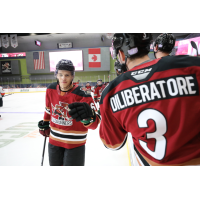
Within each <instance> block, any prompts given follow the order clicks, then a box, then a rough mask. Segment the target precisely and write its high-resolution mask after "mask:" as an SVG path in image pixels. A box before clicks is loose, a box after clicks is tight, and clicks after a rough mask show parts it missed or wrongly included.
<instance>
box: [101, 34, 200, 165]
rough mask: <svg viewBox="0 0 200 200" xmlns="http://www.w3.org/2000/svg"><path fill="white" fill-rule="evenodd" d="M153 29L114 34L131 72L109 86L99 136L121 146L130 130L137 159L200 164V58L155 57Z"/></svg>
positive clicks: (107, 144)
mask: <svg viewBox="0 0 200 200" xmlns="http://www.w3.org/2000/svg"><path fill="white" fill-rule="evenodd" d="M151 41H152V35H151V34H148V33H130V34H129V33H123V34H114V37H113V39H112V42H113V43H112V45H113V49H114V51H115V52H114V53H115V57H116V55H118V57H119V61H120V63H121V64H123V65H124V66H125V67H126V68H127V70H128V71H127V72H125V73H123V74H122V75H120V76H118V77H117V78H116V79H114V80H113V81H111V82H110V84H109V85H108V86H107V87H106V88H105V89H104V91H103V93H102V96H101V101H100V110H101V124H100V129H99V131H100V138H101V140H102V142H103V144H104V145H105V147H107V148H108V149H111V150H119V149H120V148H122V147H123V146H124V144H125V143H126V140H127V133H128V132H130V133H131V135H132V140H133V143H134V152H135V155H136V160H137V164H138V165H142V166H150V165H200V135H199V133H200V126H199V118H200V105H199V97H200V78H199V77H200V58H197V57H191V56H166V57H162V58H159V59H154V60H152V61H151V60H150V59H149V57H148V53H149V51H150V43H151Z"/></svg>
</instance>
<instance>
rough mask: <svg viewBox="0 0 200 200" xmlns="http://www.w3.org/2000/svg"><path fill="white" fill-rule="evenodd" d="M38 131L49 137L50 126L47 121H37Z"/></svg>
mask: <svg viewBox="0 0 200 200" xmlns="http://www.w3.org/2000/svg"><path fill="white" fill-rule="evenodd" d="M38 127H39V132H40V134H41V135H43V136H46V137H49V134H50V127H49V122H48V121H43V120H41V121H39V122H38Z"/></svg>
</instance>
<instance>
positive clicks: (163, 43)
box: [153, 33, 176, 58]
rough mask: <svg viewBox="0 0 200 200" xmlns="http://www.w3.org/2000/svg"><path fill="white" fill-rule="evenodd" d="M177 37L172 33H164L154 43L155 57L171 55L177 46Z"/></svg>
mask: <svg viewBox="0 0 200 200" xmlns="http://www.w3.org/2000/svg"><path fill="white" fill-rule="evenodd" d="M175 42H176V38H175V37H174V35H173V34H171V33H162V34H161V35H159V36H158V37H157V38H156V40H155V42H154V43H153V50H154V56H155V58H161V57H165V56H169V54H170V53H171V52H172V50H173V48H174V46H175Z"/></svg>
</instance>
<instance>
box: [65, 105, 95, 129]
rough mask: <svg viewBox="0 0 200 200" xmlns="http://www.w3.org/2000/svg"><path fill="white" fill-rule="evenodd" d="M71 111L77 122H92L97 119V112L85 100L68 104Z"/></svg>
mask: <svg viewBox="0 0 200 200" xmlns="http://www.w3.org/2000/svg"><path fill="white" fill-rule="evenodd" d="M68 107H69V109H70V111H69V114H70V115H71V116H72V118H73V119H76V121H77V122H79V121H81V122H82V123H83V124H85V125H86V124H90V123H92V122H94V121H95V120H96V114H95V112H94V110H93V109H92V108H91V107H90V106H89V105H88V104H87V103H85V102H83V103H72V104H69V105H68Z"/></svg>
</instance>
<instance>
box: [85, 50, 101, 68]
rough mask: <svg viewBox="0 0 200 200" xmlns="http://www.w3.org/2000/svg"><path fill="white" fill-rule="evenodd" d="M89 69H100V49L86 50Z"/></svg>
mask: <svg viewBox="0 0 200 200" xmlns="http://www.w3.org/2000/svg"><path fill="white" fill-rule="evenodd" d="M88 56H89V57H88V61H89V68H99V67H101V49H100V48H98V49H88Z"/></svg>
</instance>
